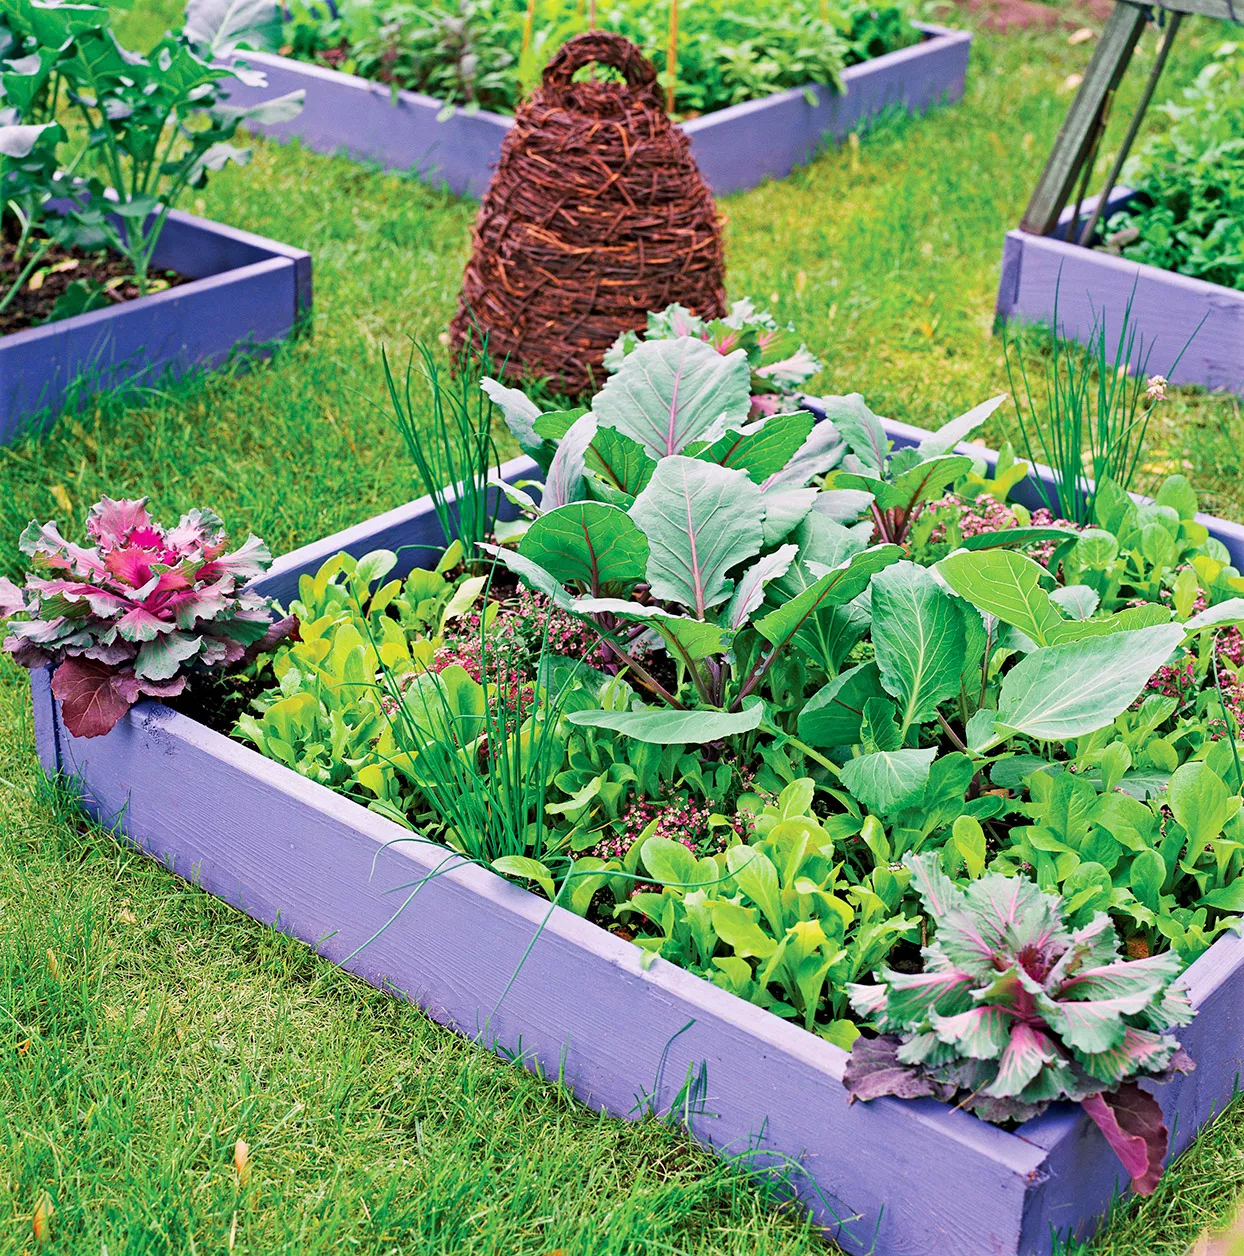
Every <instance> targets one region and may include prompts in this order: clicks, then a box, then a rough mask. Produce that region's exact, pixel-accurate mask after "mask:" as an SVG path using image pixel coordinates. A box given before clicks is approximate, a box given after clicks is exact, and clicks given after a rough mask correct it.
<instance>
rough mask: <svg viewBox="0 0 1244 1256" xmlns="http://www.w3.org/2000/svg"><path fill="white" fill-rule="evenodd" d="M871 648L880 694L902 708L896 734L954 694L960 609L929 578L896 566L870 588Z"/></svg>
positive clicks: (962, 628)
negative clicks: (876, 666)
mask: <svg viewBox="0 0 1244 1256" xmlns="http://www.w3.org/2000/svg"><path fill="white" fill-rule="evenodd" d="M872 611H873V626H872V637H873V649H874V652H875V653H876V656H877V665H878V666H879V667H880V669H881V683H882V685H884V686H885V689H886V692H887V693H889V694H891V695H892V696H894V697H895V698H897V699H898V700H899V702H900V703H901V704H902V732H903V734H906V732H907V729H908V728H910V727H911V725H912V724H918V723H920V722H922V721H923V720H927V719H931V718H932V717H933V716H934V715H935V714H936V713H937V707H938V703H940V702H942V701H944V700H945V699H946V698H949V697H951V696H952V695H954V694H957V693H958V692H959V677H960V674H961V672H962V671H963V666H964V662H965V660H966V657H967V655H966V648H967V647H966V640H967V629H966V625H965V623H964V618H963V616H964V611H963V608H962V605H961V604H960V603H959V602H958V601H957V600H956V599H955V598H953V597H951V595H950V594H949V593H947V592H946V591H945V589H943V588H942V587H941V585H939V584H938V583H937V581H936V580H935V579H934V577H933V573H932V572H931V571H929V570H928V569H927V568H924V567H920V566H917V565H916V564H915V563H909V562H900V563H895V564H894V565H893V566H891V567H887V568H886V569H885V570H884V571H882V572H879V573H878V574H877V575H876V576H875V577H874V578H873V583H872Z"/></svg>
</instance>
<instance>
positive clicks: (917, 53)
mask: <svg viewBox="0 0 1244 1256" xmlns="http://www.w3.org/2000/svg"><path fill="white" fill-rule="evenodd" d="M920 29H921V30H922V31H923V32H924V39H923V40H922V41H921V42H920V43H919V44H916V45H914V46H913V47H911V48H902V49H900V50H899V51H897V52H892V53H888V54H886V55H885V56H883V57H877V58H875V59H873V60H872V61H868V62H865V63H864V64H862V65H855V66H851V67H850V68H849V69H848V70H846V72H845V73H844V75H843V78H844V81H845V84H846V89H847V90H846V94H845V95H838V94H836V93H834V92H832V91H830V90H829V89H828V88H826V87H824V86H819V85H815V84H814V85H811V86H809V87H807V88H795V89H793V90H791V91H785V92H778V93H775V94H774V95H772V96H769V97H767V98H766V99H764V100H756V101H749V102H747V103H745V104H742V105H733V106H731V107H730V108H728V109H722V110H718V111H717V112H715V113H711V114H707V115H705V116H704V117H701V118H695V119H692V120H691V121H689V122H687V123H685V124H684V129H685V130H686V131H687V134H688V135H690V137H691V151H692V154H693V155H694V157H695V159H696V161H697V163H698V164H699V167H700V171H701V173H702V174H703V175H704V177H705V179H706V180H707V181H708V184H709V186H710V187H711V188H712V189H713V191H714V192H716V193H718V194H719V195H721V194H724V193H727V192H738V191H744V190H746V189H747V188H751V187H755V186H756V184H758V183H759V182H761V180H762V179H765V178H770V177H772V178H783V177H784V176H786V175H788V174H789V173H790V172H791V170H793V169H794V168H795V167H796V166H799V165H802V164H804V163H806V162H808V161H810V160H811V159H812V158H813V157H814V156H815V155H816V153H817V151H818V149H820V148H821V147H822V146H823V145H824V144H825V143H826V142H827V141H828V140H841V139H844V138H845V137H846V136H847V135H848V134H849V133H850V132H851V131H853V130H857V129H859V128H860V127H861V126H862V125H864V124H865V123H867V121H868V120H869V119H870V118H872V117H874V116H875V115H876V114H877V113H878V112H880V111H881V110H882V109H884V108H886V107H887V106H889V105H895V104H897V105H902V106H903V107H905V108H906V109H908V110H909V111H910V112H912V113H923V112H924V111H925V110H927V109H929V108H930V107H932V106H933V105H935V104H937V103H939V102H941V101H953V100H958V99H959V97H960V96H961V95H962V94H963V83H964V76H965V74H966V72H967V62H968V54H969V51H970V48H971V42H972V36H971V35H970V34H969V33H968V32H966V31H955V30H948V29H947V28H945V27H941V26H928V25H924V24H921V27H920ZM244 59H245V61H246V62H247V64H249V65H251V66H253V67H254V68H255V69H258V70H262V71H263V72H264V73H265V74H266V75H267V78H268V85H267V86H266V87H262V88H254V87H246V86H244V85H243V84H241V83H234V84H231V85H230V87H229V92H230V96H231V99H232V100H233V101H234V102H235V103H237V104H243V105H249V104H256V103H258V102H259V101H260V100H265V99H267V98H268V97H270V96H271V95H273V94H274V93H281V92H288V91H295V90H297V89H303V90H304V91H305V92H306V104H305V105H304V107H303V110H302V112H301V113H300V114H299V115H298V116H297V117H296V118H294V119H292V120H291V121H289V122H282V123H278V124H274V125H272V126H264V127H259V128H257V129H258V130H260V131H261V132H262V133H263V134H265V135H270V136H272V137H273V138H275V139H278V140H289V139H293V138H298V139H300V140H301V141H302V142H303V143H304V144H306V145H307V147H309V148H312V149H314V150H315V151H316V152H320V153H334V152H344V153H346V154H348V155H349V156H351V157H354V158H357V159H361V160H367V161H375V162H378V163H379V164H380V165H381V166H383V167H384V168H385V169H387V170H400V171H412V172H413V173H415V174H416V175H418V177H419V178H420V179H422V180H423V181H424V182H426V183H431V184H434V185H437V186H441V185H443V186H445V187H447V188H449V189H450V191H453V192H457V193H459V194H460V195H464V196H473V197H476V198H478V197H481V196H483V194H484V192H485V191H486V190H487V187H488V183H489V181H490V179H491V177H492V169H493V167H494V166H495V165H496V162H497V158H498V157H499V155H500V152H501V141H502V140H503V139H504V138H505V135H506V132H507V131H508V130H509V128H510V127H511V126H512V125H513V121H512V119H510V118H508V117H505V116H503V115H502V114H497V113H489V112H488V111H487V110H479V111H478V112H475V113H465V112H463V111H462V110H454V111H447V110H446V109H445V106H444V102H442V101H440V100H436V99H434V98H433V97H431V96H424V95H421V94H419V93H418V92H408V91H396V92H395V91H393V90H392V89H391V88H389V87H388V86H386V85H385V84H383V83H376V82H372V81H369V80H367V79H363V78H359V77H358V76H357V75H353V74H342V73H340V72H339V71H336V70H329V69H325V68H324V67H322V66H315V65H310V64H308V63H307V62H303V61H296V60H293V59H292V58H289V57H278V56H274V55H271V54H267V53H247V54H246V55H245V58H244Z"/></svg>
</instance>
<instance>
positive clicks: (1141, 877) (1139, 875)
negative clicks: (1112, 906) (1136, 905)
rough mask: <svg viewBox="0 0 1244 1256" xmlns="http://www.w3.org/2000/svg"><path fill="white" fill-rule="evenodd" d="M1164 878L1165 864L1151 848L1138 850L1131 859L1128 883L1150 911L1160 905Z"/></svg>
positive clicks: (1155, 910)
mask: <svg viewBox="0 0 1244 1256" xmlns="http://www.w3.org/2000/svg"><path fill="white" fill-rule="evenodd" d="M1165 880H1166V864H1165V863H1163V861H1162V856H1161V855H1159V854H1158V852H1157V851H1156V850H1153V849H1152V848H1150V849H1148V850H1142V851H1140V852H1139V853H1138V854H1137V856H1136V858H1135V859H1133V860H1132V866H1131V870H1130V872H1129V875H1128V884H1129V885H1130V887H1131V890H1132V893H1133V894H1135V895H1136V898H1137V899H1138V900H1139V901H1140V902H1141V903H1143V904H1144V905H1145V906H1146V907H1147V908H1149V910H1150V911H1152V912H1158V911H1160V910H1161V907H1162V882H1163V881H1165Z"/></svg>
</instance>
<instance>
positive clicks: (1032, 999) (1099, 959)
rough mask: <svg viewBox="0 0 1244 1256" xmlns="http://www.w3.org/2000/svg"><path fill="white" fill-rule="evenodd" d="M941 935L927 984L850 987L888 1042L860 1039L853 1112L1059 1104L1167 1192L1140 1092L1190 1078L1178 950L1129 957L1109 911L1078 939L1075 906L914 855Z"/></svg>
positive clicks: (886, 976) (853, 1066)
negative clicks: (1144, 1085)
mask: <svg viewBox="0 0 1244 1256" xmlns="http://www.w3.org/2000/svg"><path fill="white" fill-rule="evenodd" d="M906 863H907V865H908V867H909V868H910V869H911V872H912V884H913V885H914V886H915V888H916V889H917V891H918V892H919V894H920V898H921V899H922V901H923V904H924V908H925V912H926V914H927V915H928V917H929V920H930V921H931V923H932V925H933V930H934V935H935V936H934V940H933V941H932V942H931V943H929V944H928V945H927V946H925V947H924V948H923V950H922V951H921V954H922V956H923V959H924V965H923V968H922V970H921V971H920V972H916V973H909V972H898V971H896V970H895V969H893V968H888V967H887V968H882V969H880V970H879V973H878V980H877V981H876V983H875V984H855V985H852V986H850V987H849V994H850V998H851V1004H852V1006H853V1007H854V1009H855V1011H856V1012H857V1013H858V1014H859V1015H860V1016H861V1017H863V1018H865V1019H866V1021H867V1023H869V1024H870V1025H871V1026H872V1027H873V1028H875V1029H877V1030H880V1031H881V1036H880V1037H876V1038H864V1037H861V1038H858V1039H857V1040H856V1042H855V1045H854V1047H853V1049H852V1055H851V1060H850V1063H849V1064H848V1067H847V1071H846V1075H845V1077H844V1081H845V1083H846V1086H847V1090H848V1092H849V1094H850V1097H851V1099H852V1100H856V1099H876V1098H878V1097H880V1096H882V1095H897V1096H899V1097H901V1098H906V1099H913V1098H917V1097H919V1096H922V1095H933V1096H935V1097H937V1098H939V1099H942V1100H945V1101H949V1100H951V1099H954V1098H955V1096H956V1095H962V1096H963V1098H962V1106H963V1107H966V1108H968V1109H970V1110H971V1111H973V1112H975V1113H976V1114H977V1115H978V1116H981V1117H983V1118H984V1119H985V1120H988V1121H994V1122H999V1123H1001V1122H1005V1121H1011V1120H1016V1121H1024V1120H1028V1119H1029V1118H1030V1117H1033V1116H1036V1115H1038V1114H1039V1113H1040V1112H1042V1111H1044V1110H1045V1108H1046V1107H1048V1106H1049V1104H1051V1103H1053V1102H1056V1101H1058V1100H1064V1099H1065V1100H1071V1101H1073V1102H1076V1103H1079V1104H1080V1105H1081V1106H1082V1107H1083V1108H1084V1110H1085V1112H1087V1113H1088V1115H1089V1116H1090V1117H1092V1119H1093V1120H1094V1122H1096V1124H1097V1125H1098V1127H1099V1128H1100V1129H1101V1131H1102V1133H1103V1134H1104V1135H1105V1136H1106V1139H1107V1141H1108V1142H1109V1143H1110V1145H1111V1147H1112V1148H1113V1149H1114V1151H1115V1152H1116V1154H1117V1155H1118V1157H1119V1159H1120V1160H1121V1161H1122V1163H1123V1166H1124V1168H1126V1169H1127V1171H1128V1173H1129V1175H1130V1176H1131V1179H1132V1187H1133V1189H1134V1190H1136V1191H1137V1192H1138V1193H1140V1194H1150V1193H1152V1191H1153V1190H1154V1188H1155V1187H1156V1186H1157V1182H1158V1178H1159V1177H1160V1176H1161V1172H1162V1158H1163V1156H1164V1155H1165V1154H1166V1149H1167V1143H1168V1135H1167V1129H1166V1125H1165V1122H1164V1121H1163V1118H1162V1109H1161V1108H1160V1107H1159V1106H1158V1103H1157V1100H1155V1099H1154V1098H1153V1097H1152V1095H1150V1094H1149V1093H1148V1092H1147V1091H1144V1090H1141V1089H1140V1087H1139V1086H1138V1085H1137V1081H1138V1079H1139V1078H1142V1077H1148V1078H1152V1079H1154V1080H1158V1081H1164V1080H1167V1079H1168V1078H1170V1077H1171V1076H1172V1075H1173V1074H1174V1073H1175V1072H1188V1071H1189V1070H1190V1069H1191V1068H1192V1067H1193V1066H1192V1061H1191V1060H1189V1059H1188V1057H1187V1055H1186V1054H1185V1053H1184V1052H1183V1051H1182V1049H1181V1048H1180V1046H1179V1042H1178V1040H1177V1039H1175V1038H1174V1037H1172V1036H1171V1035H1170V1033H1169V1031H1170V1030H1171V1029H1173V1028H1174V1027H1175V1026H1178V1025H1186V1024H1187V1023H1188V1022H1189V1021H1190V1020H1191V1019H1192V1006H1191V1003H1190V1002H1189V1000H1188V997H1187V994H1186V993H1185V991H1184V990H1183V989H1182V988H1181V986H1179V985H1178V984H1176V983H1175V978H1176V977H1177V976H1178V975H1179V973H1180V971H1181V969H1182V967H1183V965H1182V963H1181V961H1180V959H1179V957H1178V956H1177V955H1174V954H1172V953H1170V952H1167V953H1166V954H1163V955H1151V956H1149V957H1147V958H1145V959H1137V960H1124V959H1121V958H1120V957H1119V940H1118V936H1117V935H1116V933H1115V930H1114V926H1113V925H1112V924H1111V922H1110V917H1109V916H1108V915H1106V914H1105V913H1104V912H1099V913H1098V914H1096V915H1095V916H1094V917H1093V918H1092V920H1091V921H1090V922H1089V923H1088V924H1086V925H1084V926H1082V927H1080V928H1078V929H1073V928H1071V927H1070V926H1069V925H1068V923H1067V919H1066V915H1065V912H1064V907H1063V902H1062V900H1061V899H1060V898H1058V897H1057V896H1056V895H1052V894H1045V893H1042V891H1041V890H1040V889H1038V887H1037V886H1036V885H1034V884H1033V883H1032V882H1031V881H1029V880H1028V879H1027V878H1025V877H1008V876H999V875H996V874H994V875H990V876H986V877H982V878H981V879H980V880H978V881H973V882H972V883H970V884H969V885H968V886H967V887H966V888H963V887H961V886H959V885H956V884H955V882H953V881H952V880H951V879H950V878H949V877H948V876H946V874H945V873H944V872H943V871H942V870H941V867H940V864H939V862H938V858H937V856H936V855H931V854H929V855H916V856H909V857H908V859H907V860H906Z"/></svg>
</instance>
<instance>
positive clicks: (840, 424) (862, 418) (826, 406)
mask: <svg viewBox="0 0 1244 1256" xmlns="http://www.w3.org/2000/svg"><path fill="white" fill-rule="evenodd" d="M820 401H821V408H822V409H823V410H824V411H825V417H826V418H827V419H828V420H829V422H831V423H832V424H833V425H834V427H835V428H837V429H838V431H839V432H840V433H841V435H842V438H843V440H845V441H846V443H847V446H848V448H849V449H850V450H851V452H852V453H853V454H854V455H855V456H856V457H857V458H858V459H859V460H860V462H862V463H863V464H864V467H865V468H866V469H867V471H868V472H869V473H870V474H872V475H880V474H881V473H882V471H883V469H884V468H885V462H886V456H887V455H888V454H889V452H890V438H889V437H888V436H886V434H885V428H883V427H882V426H881V420H880V419H879V418H878V417H877V415H875V414H874V413H873V412H872V411H871V410H870V409H869V408H868V405H867V403H866V402H865V401H864V398H863V397H862V396H861V395H860V394H859V393H848V394H847V395H846V396H844V397H822V398H821V399H820Z"/></svg>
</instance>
